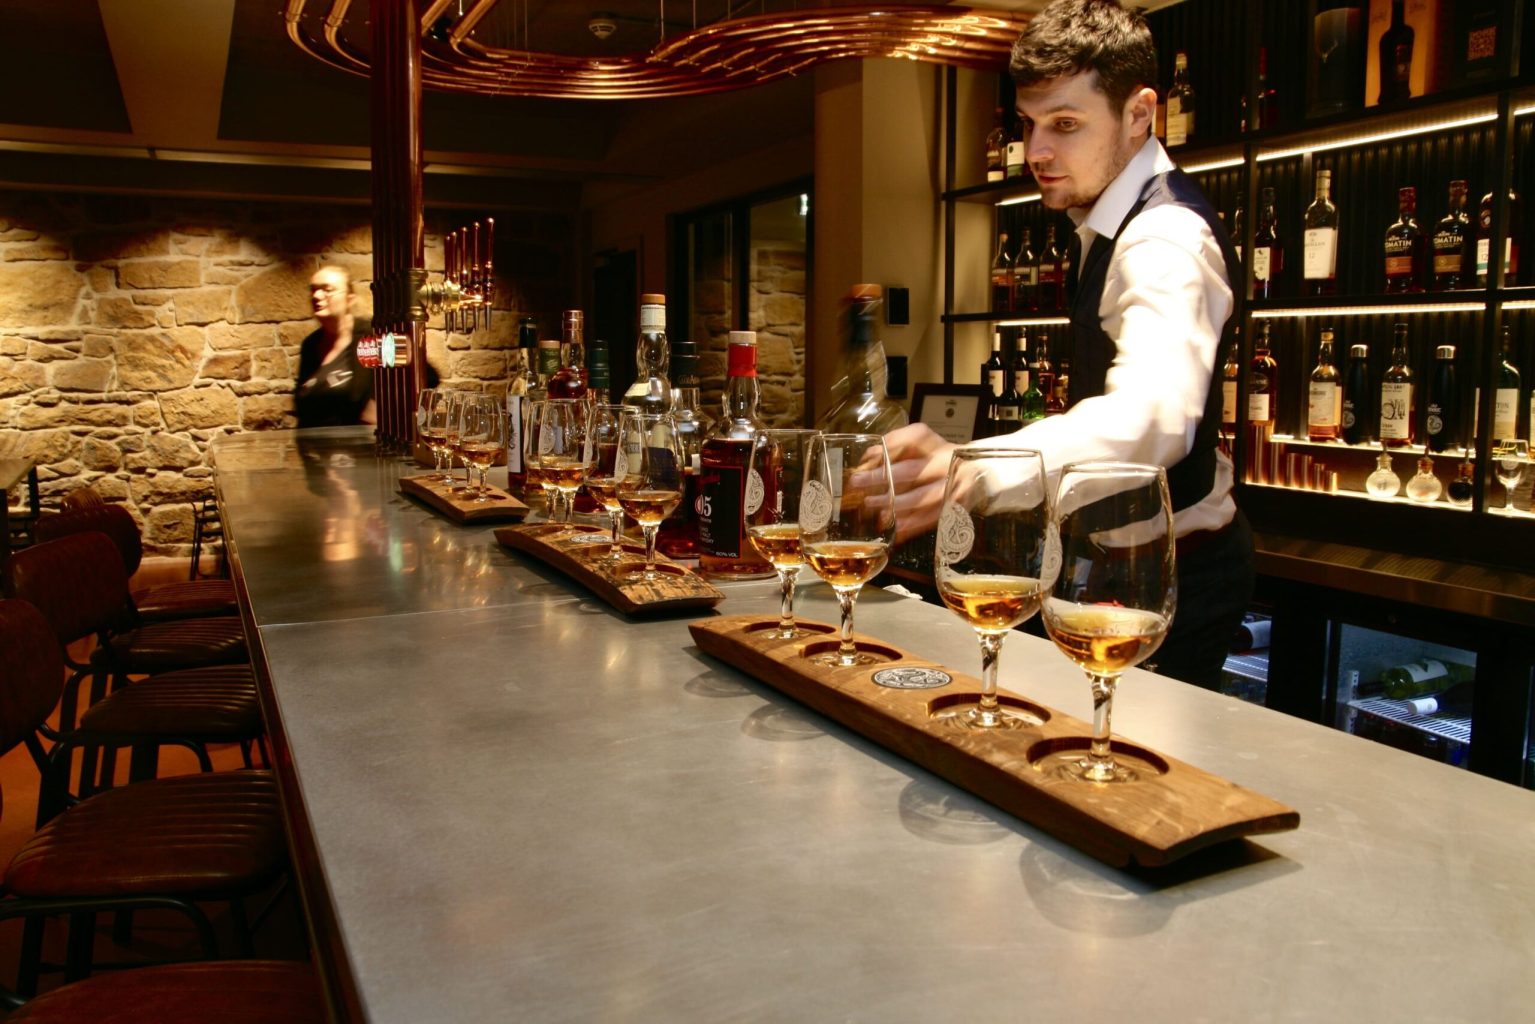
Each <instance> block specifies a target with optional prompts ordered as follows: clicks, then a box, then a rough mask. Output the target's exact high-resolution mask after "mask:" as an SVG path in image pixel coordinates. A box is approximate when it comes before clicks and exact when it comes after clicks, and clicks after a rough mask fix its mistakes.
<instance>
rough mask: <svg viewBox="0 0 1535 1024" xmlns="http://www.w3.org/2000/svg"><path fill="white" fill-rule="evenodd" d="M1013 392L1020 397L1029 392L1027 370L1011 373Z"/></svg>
mask: <svg viewBox="0 0 1535 1024" xmlns="http://www.w3.org/2000/svg"><path fill="white" fill-rule="evenodd" d="M1013 390H1014V391H1016V392H1018V393H1019V394H1020V395H1021V394H1023V393H1024V392H1025V391H1027V390H1029V371H1028V370H1014V371H1013Z"/></svg>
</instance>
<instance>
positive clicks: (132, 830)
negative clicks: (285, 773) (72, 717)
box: [0, 538, 287, 995]
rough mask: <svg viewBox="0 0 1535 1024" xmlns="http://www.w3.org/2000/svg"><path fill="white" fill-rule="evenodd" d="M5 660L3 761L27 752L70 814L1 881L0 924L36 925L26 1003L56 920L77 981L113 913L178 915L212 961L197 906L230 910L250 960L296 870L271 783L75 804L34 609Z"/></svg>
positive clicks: (25, 978)
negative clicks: (267, 896) (50, 745)
mask: <svg viewBox="0 0 1535 1024" xmlns="http://www.w3.org/2000/svg"><path fill="white" fill-rule="evenodd" d="M103 540H104V538H103ZM55 543H58V542H55ZM107 543H110V542H107ZM0 650H4V651H5V652H6V657H5V659H4V660H3V661H0V753H5V752H7V751H9V750H11V749H13V748H14V747H16V746H18V745H25V746H26V748H27V750H28V752H29V753H30V754H31V755H32V758H33V761H34V762H35V763H36V764H37V767H38V770H39V772H40V773H41V775H42V779H43V786H44V788H45V790H48V791H50V792H49V795H48V798H47V799H45V800H42V801H40V803H46V804H48V805H49V806H64V805H65V804H68V806H67V807H66V809H64V810H62V811H61V812H60V813H58V814H57V815H56V816H54V817H52V818H51V819H50V820H48V821H47V822H46V823H44V824H43V825H42V826H41V827H40V828H39V829H38V831H37V833H36V834H35V835H33V836H32V838H31V839H29V840H28V841H27V842H26V843H25V844H24V845H23V846H22V848H21V850H20V851H19V852H18V853H17V854H16V856H15V857H14V858H13V859H12V860H11V862H10V864H9V865H8V866H7V867H6V868H5V872H4V877H3V880H0V896H3V898H0V917H3V918H12V917H22V918H24V919H25V922H26V923H25V927H24V930H23V934H22V954H21V966H20V968H19V970H18V973H17V979H18V984H17V987H18V989H19V990H20V991H21V994H22V995H31V994H32V993H33V992H35V991H36V982H37V974H38V971H39V970H40V968H41V967H42V964H41V952H42V938H43V934H42V928H43V921H44V918H45V917H49V916H59V915H68V916H69V918H70V928H69V940H68V950H69V956H68V964H67V967H66V970H67V974H68V975H69V977H70V978H71V979H74V978H76V977H83V976H84V974H86V973H88V972H89V968H90V964H91V948H90V947H91V940H92V937H93V933H94V919H95V915H96V914H97V913H99V912H103V911H115V912H123V911H132V910H138V909H146V908H151V907H154V908H170V909H175V910H177V911H179V912H180V913H182V914H184V915H185V916H186V917H187V918H188V920H190V921H191V922H192V924H193V926H194V928H196V930H197V932H198V935H199V938H200V939H201V943H202V945H203V947H204V951H205V953H206V954H207V955H209V956H212V955H214V954H215V953H216V952H217V950H216V948H215V946H216V944H215V942H214V939H213V931H212V926H211V925H210V924H209V922H208V919H207V916H206V915H205V914H204V913H203V911H202V910H201V909H200V908H199V907H198V906H197V905H196V904H197V903H200V902H212V901H227V902H228V903H229V906H230V910H231V914H232V917H233V919H234V921H235V923H236V926H237V927H238V929H239V931H240V944H241V950H242V952H244V953H245V954H246V955H249V953H250V948H251V947H250V934H249V928H248V927H247V926H246V921H245V912H244V904H243V900H244V899H245V898H247V897H249V896H251V895H254V894H255V893H258V892H260V891H262V890H264V889H267V888H269V887H270V886H271V885H272V884H273V883H274V882H276V881H277V880H278V879H279V878H280V877H282V876H283V874H284V873H285V872H286V870H287V850H286V845H285V842H284V838H283V826H282V814H281V806H280V802H279V797H278V792H277V783H276V780H275V779H274V778H273V776H272V774H271V773H270V772H265V771H234V772H216V773H210V774H201V775H184V776H178V777H176V778H169V779H154V780H151V781H147V782H138V783H134V784H133V785H130V786H125V787H122V788H120V789H113V790H108V791H107V792H104V793H101V794H99V795H97V796H93V797H91V798H90V799H87V800H83V801H79V802H70V801H69V800H68V799H67V798H66V796H65V794H64V790H65V788H66V785H67V779H61V778H60V773H59V771H58V759H57V758H56V757H55V756H53V755H54V754H56V753H57V748H55V750H54V751H46V750H45V749H44V747H43V739H45V738H49V732H50V731H49V730H48V729H47V725H46V723H47V718H48V715H49V713H50V712H51V711H52V709H53V706H54V704H55V703H56V702H57V700H58V698H59V691H60V688H61V680H62V679H63V675H64V673H63V668H64V662H63V659H62V657H61V655H60V653H59V645H58V644H57V642H56V641H55V639H54V637H53V631H52V629H51V628H50V627H49V624H48V621H47V619H45V618H44V617H43V614H42V613H41V612H40V611H38V610H37V609H36V608H34V607H32V606H31V605H30V604H28V603H27V602H25V601H20V600H14V599H12V600H0ZM60 745H61V746H62V745H63V743H61V744H60Z"/></svg>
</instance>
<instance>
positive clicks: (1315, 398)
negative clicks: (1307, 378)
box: [1306, 327, 1343, 441]
mask: <svg viewBox="0 0 1535 1024" xmlns="http://www.w3.org/2000/svg"><path fill="white" fill-rule="evenodd" d="M1332 351H1333V333H1332V328H1331V327H1324V328H1322V340H1321V341H1320V342H1319V343H1318V345H1317V353H1316V366H1315V367H1314V368H1313V369H1312V371H1311V386H1310V388H1309V389H1308V394H1307V398H1308V401H1307V404H1306V436H1307V437H1308V438H1310V439H1311V440H1313V441H1336V440H1337V439H1338V430H1339V424H1340V423H1341V421H1342V419H1343V388H1342V387H1341V385H1340V379H1339V375H1338V367H1337V366H1336V365H1334V364H1333V354H1332Z"/></svg>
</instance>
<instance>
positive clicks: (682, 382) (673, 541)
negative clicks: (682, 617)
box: [656, 341, 714, 558]
mask: <svg viewBox="0 0 1535 1024" xmlns="http://www.w3.org/2000/svg"><path fill="white" fill-rule="evenodd" d="M671 371H672V383H673V384H675V385H676V386H675V387H674V388H673V390H672V420H673V421H674V422H675V423H676V424H677V440H678V442H679V444H680V445H681V447H682V457H683V458H684V459H685V460H686V461H687V464H686V465H685V466H683V467H682V470H683V476H682V488H683V490H682V502H681V503H680V504H679V505H678V506H677V507H676V508H675V509H673V510H672V514H671V515H669V516H667V517H666V518H665V519H664V520H662V522H661V532H660V534H659V535H658V536H657V538H656V544H657V546H658V547H660V549H661V553H662V554H664V555H666V556H668V557H669V558H695V557H697V555H698V480H699V472H700V470H701V469H702V465H701V464H700V455H701V452H702V450H703V443H704V439H705V438H706V437H708V436H709V430H710V428H711V427H712V426H713V425H714V421H713V419H711V418H710V416H709V414H708V413H706V412H704V410H703V408H702V402H701V400H700V399H699V394H698V389H699V386H700V385H699V379H698V346H697V345H696V344H694V343H693V342H691V341H679V342H677V343H676V344H675V345H673V346H672V356H671Z"/></svg>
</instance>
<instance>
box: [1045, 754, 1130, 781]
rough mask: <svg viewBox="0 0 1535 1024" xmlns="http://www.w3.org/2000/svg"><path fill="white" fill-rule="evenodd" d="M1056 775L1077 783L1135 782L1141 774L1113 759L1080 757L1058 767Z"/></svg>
mask: <svg viewBox="0 0 1535 1024" xmlns="http://www.w3.org/2000/svg"><path fill="white" fill-rule="evenodd" d="M1055 774H1056V775H1057V776H1059V777H1060V778H1063V779H1074V780H1076V781H1077V782H1101V783H1114V782H1134V781H1135V780H1136V779H1138V778H1140V774H1139V773H1138V772H1136V770H1135V769H1134V768H1131V767H1130V766H1129V765H1127V764H1123V763H1121V762H1119V761H1116V760H1114V759H1113V758H1112V757H1110V758H1106V759H1104V760H1102V761H1099V760H1095V759H1094V758H1092V757H1079V758H1076V759H1074V760H1070V761H1065V762H1063V763H1061V764H1059V765H1057V766H1056V768H1055Z"/></svg>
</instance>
